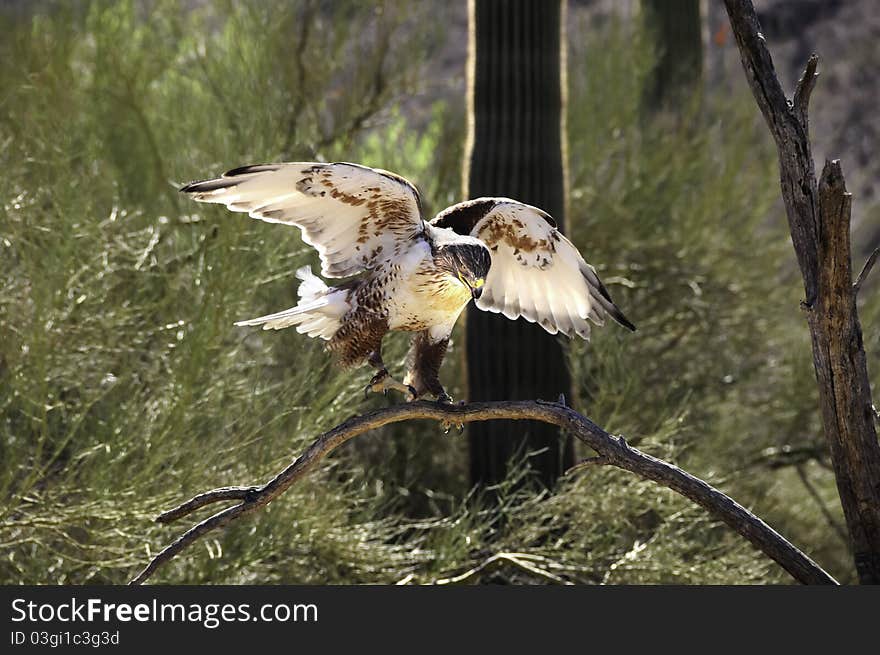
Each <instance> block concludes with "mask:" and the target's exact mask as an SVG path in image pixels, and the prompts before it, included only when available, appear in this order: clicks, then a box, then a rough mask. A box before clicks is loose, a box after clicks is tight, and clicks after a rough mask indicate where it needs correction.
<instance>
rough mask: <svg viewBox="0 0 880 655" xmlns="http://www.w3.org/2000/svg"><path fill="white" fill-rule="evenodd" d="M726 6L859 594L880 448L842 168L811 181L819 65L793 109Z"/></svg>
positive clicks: (867, 580) (869, 566) (875, 544)
mask: <svg viewBox="0 0 880 655" xmlns="http://www.w3.org/2000/svg"><path fill="white" fill-rule="evenodd" d="M724 4H725V6H726V8H727V14H728V16H729V17H730V24H731V27H732V28H733V33H734V35H735V37H736V42H737V45H738V46H739V51H740V57H741V59H742V63H743V68H744V69H745V72H746V79H747V80H748V83H749V86H750V87H751V89H752V93H753V95H754V96H755V100H756V101H757V103H758V107H760V109H761V112H762V113H763V115H764V118H765V120H766V121H767V125H768V127H769V128H770V132H771V134H772V135H773V138H774V139H775V141H776V148H777V151H778V154H779V171H780V181H781V185H782V198H783V201H784V202H785V210H786V214H787V216H788V224H789V229H790V231H791V238H792V243H793V245H794V249H795V253H796V255H797V260H798V264H799V266H800V269H801V274H802V276H803V280H804V290H805V292H806V300H805V301H804V303H803V307H804V309H805V310H806V314H807V324H808V326H809V329H810V336H811V341H812V350H813V367H814V369H815V372H816V381H817V383H818V386H819V402H820V405H821V410H822V422H823V426H824V432H825V437H826V439H827V441H828V445H829V448H830V451H831V460H832V465H833V467H834V474H835V478H836V481H837V488H838V492H839V494H840V500H841V503H842V505H843V512H844V516H845V517H846V524H847V529H848V532H849V537H850V540H851V542H852V546H853V554H854V559H855V565H856V571H857V572H858V576H859V580H860V582H861V583H862V584H880V444H878V442H877V433H876V431H875V426H874V416H873V410H872V407H873V403H872V401H871V388H870V384H869V381H868V370H867V364H866V358H865V350H864V346H863V344H862V329H861V325H860V324H859V316H858V310H857V308H856V293H857V292H858V288H859V286H860V282H861V281H863V280H864V277H865V276H866V275H867V271H869V270H870V265H867V266H866V270H865V271H864V274H863V275H861V276H860V279H859V281H857V282H856V283H855V285H853V283H852V264H851V262H850V208H851V203H852V200H851V196H850V194H849V193H848V192H847V190H846V184H845V182H844V178H843V172H842V170H841V167H840V162H839V161H832V162H826V163H825V167H824V169H823V171H822V176H821V178H820V179H819V180H818V182H817V180H816V173H815V169H814V165H813V157H812V154H811V149H810V139H809V121H808V115H807V114H808V112H807V110H808V104H809V99H810V94H811V92H812V90H813V87H814V85H815V82H816V77H817V73H816V68H817V65H818V58H817V57H816V55H813V56H812V57H810V60H809V61H808V63H807V66H806V70H805V71H804V74H803V75H802V77H801V79H800V81H799V82H798V84H797V88H796V90H795V93H794V97H793V99H792V101H791V102H789V101H788V99H787V98H786V97H785V93H784V92H783V90H782V86H781V85H780V83H779V79H778V78H777V76H776V71H775V70H774V68H773V61H772V59H771V57H770V52H769V51H768V50H767V46H766V44H765V42H764V37H763V36H762V34H761V31H760V25H759V24H758V18H757V15H756V14H755V8H754V7H753V6H752V3H751V1H750V0H724ZM870 263H871V262H870V260H869V264H870Z"/></svg>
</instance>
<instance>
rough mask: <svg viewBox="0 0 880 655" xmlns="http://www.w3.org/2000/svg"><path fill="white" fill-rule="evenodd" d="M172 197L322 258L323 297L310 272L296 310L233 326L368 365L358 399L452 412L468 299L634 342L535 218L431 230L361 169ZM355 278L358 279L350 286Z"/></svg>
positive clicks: (604, 296)
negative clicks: (291, 229)
mask: <svg viewBox="0 0 880 655" xmlns="http://www.w3.org/2000/svg"><path fill="white" fill-rule="evenodd" d="M181 191H183V192H185V193H188V194H191V195H192V197H193V198H195V199H196V200H199V201H201V202H213V203H220V204H223V205H226V206H227V207H228V208H229V209H230V210H232V211H237V212H247V213H248V214H249V215H250V216H251V217H253V218H258V219H260V220H263V221H269V222H272V223H285V224H288V225H295V226H296V227H298V228H300V229H301V230H302V238H303V240H304V241H305V242H306V243H308V244H309V245H312V246H314V247H315V248H316V249H317V251H318V254H319V255H320V258H321V273H322V274H323V275H324V277H327V278H350V279H348V280H346V281H344V282H342V283H341V284H338V285H336V286H327V285H326V284H325V283H324V281H323V280H321V279H320V278H318V277H317V276H315V275H314V274H313V273H312V272H311V269H310V268H309V267H304V268H301V269H299V271H297V277H298V278H299V279H301V280H302V283H301V284H300V286H299V290H298V293H299V297H300V300H299V303H298V304H297V305H296V307H291V308H290V309H285V310H284V311H281V312H277V313H275V314H269V315H267V316H260V317H259V318H254V319H251V320H247V321H241V322H239V323H236V325H262V326H263V329H265V330H268V329H274V330H278V329H281V328H286V327H290V326H296V330H297V332H300V333H305V334H307V335H309V336H310V337H320V338H322V339H325V340H326V341H327V349H328V350H330V351H331V352H333V353H335V354H336V355H338V356H339V358H340V359H341V361H342V363H343V364H345V365H349V366H350V365H355V364H361V363H363V362H364V361H367V362H369V363H370V364H371V365H372V366H373V367H374V368H376V369H377V371H378V372H377V373H376V375H375V376H373V378H372V380H371V381H370V384H369V385H367V388H366V390H365V391H366V392H369V391H386V390H387V389H396V390H399V391H402V392H404V393H405V394H407V395H408V397H409V398H410V399H415V398H418V397H420V396H423V395H426V394H430V395H433V396H435V397H437V399H438V400H439V401H441V402H449V401H450V400H451V399H450V397H449V396H448V395H447V393H446V391H445V390H444V388H443V385H442V384H441V383H440V379H439V371H440V364H441V362H442V361H443V356H444V355H445V353H446V346H447V344H448V342H449V335H450V333H451V332H452V328H453V326H454V325H455V322H456V320H458V317H459V315H460V314H461V312H462V310H463V309H464V308H465V306H466V305H467V304H468V302H470V300H471V299H473V300H474V301H475V303H476V306H477V307H478V308H480V309H482V310H484V311H490V312H498V313H501V314H504V315H505V316H506V317H507V318H509V319H516V318H519V317H520V316H521V317H523V318H525V319H526V320H527V321H531V322H533V323H538V324H539V325H541V327H543V328H544V329H545V330H547V332H549V333H550V334H556V333H557V332H561V333H563V334H565V335H567V336H574V335H577V336H579V337H582V338H584V339H588V338H589V336H590V324H589V323H588V320H590V321H592V322H593V323H595V324H597V325H602V324H603V323H604V320H605V316H606V315H608V316H611V317H612V318H613V319H614V320H615V321H617V322H618V323H620V324H621V325H623V326H624V327H627V328H629V329H630V330H635V327H634V326H633V324H632V323H630V322H629V321H628V320H627V319H626V317H625V316H624V315H623V314H622V313H621V311H620V310H619V309H618V308H617V306H616V305H615V304H614V302H612V300H611V296H610V295H609V294H608V291H607V289H605V287H604V286H603V284H602V282H601V281H600V280H599V277H598V276H597V275H596V270H595V269H594V268H593V267H592V266H590V265H589V264H588V263H587V262H585V261H584V258H583V257H582V256H581V254H580V253H579V252H578V250H577V248H575V247H574V246H573V245H572V243H571V242H570V241H569V240H568V239H566V238H565V236H563V235H562V234H561V233H560V232H559V230H557V229H556V224H555V223H554V221H553V219H552V218H551V217H550V216H549V215H548V214H547V213H546V212H544V211H542V210H540V209H538V208H537V207H531V206H529V205H525V204H523V203H521V202H517V201H516V200H511V199H509V198H478V199H476V200H468V201H466V202H462V203H459V204H457V205H453V206H452V207H449V208H448V209H445V210H444V211H442V212H440V213H439V214H438V215H437V216H436V217H435V218H434V219H433V220H432V221H430V222H426V221H425V220H424V219H423V218H422V215H421V206H420V200H419V193H418V191H417V190H416V188H415V187H414V186H413V185H412V184H410V182H408V181H407V180H405V179H403V178H402V177H400V176H399V175H395V174H394V173H389V172H388V171H383V170H379V169H373V168H368V167H366V166H360V165H357V164H348V163H336V164H322V163H285V164H261V165H258V166H244V167H242V168H236V169H234V170H231V171H229V172H227V173H225V174H224V175H223V176H222V177H219V178H216V179H213V180H205V181H201V182H193V183H191V184H188V185H186V186H185V187H183V189H181ZM352 276H357V277H352ZM389 330H404V331H407V332H414V333H415V335H414V337H413V342H412V349H411V352H410V357H409V358H408V361H409V370H408V372H407V374H406V377H405V379H404V383H403V384H401V383H400V382H398V381H397V380H395V379H394V378H392V377H391V376H390V375H389V373H388V370H387V369H386V367H385V364H384V363H383V361H382V339H383V337H384V336H385V334H386V333H387V332H388V331H389Z"/></svg>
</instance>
